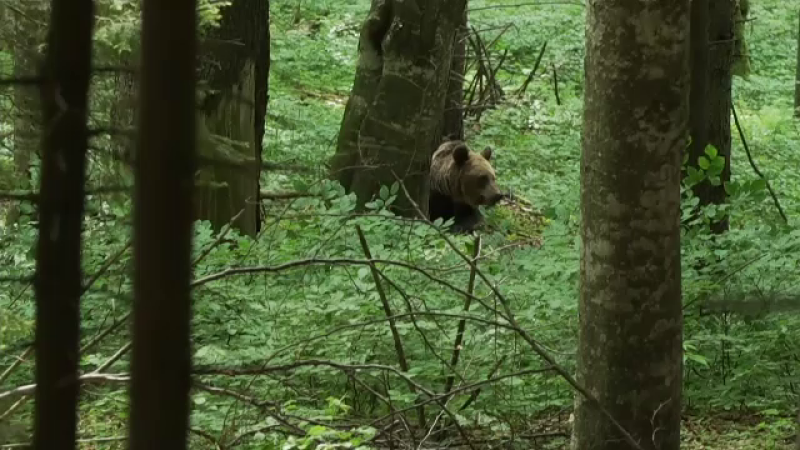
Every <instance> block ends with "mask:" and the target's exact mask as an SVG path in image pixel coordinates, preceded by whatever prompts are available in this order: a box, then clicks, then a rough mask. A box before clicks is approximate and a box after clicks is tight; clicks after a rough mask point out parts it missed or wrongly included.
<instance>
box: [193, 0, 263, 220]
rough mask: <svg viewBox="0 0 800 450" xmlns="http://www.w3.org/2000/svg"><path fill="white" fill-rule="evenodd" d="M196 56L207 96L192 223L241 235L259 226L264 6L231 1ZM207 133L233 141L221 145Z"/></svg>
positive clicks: (260, 2) (253, 1) (250, 1)
mask: <svg viewBox="0 0 800 450" xmlns="http://www.w3.org/2000/svg"><path fill="white" fill-rule="evenodd" d="M203 47H204V48H205V49H206V51H205V52H204V53H203V54H202V55H201V66H200V67H201V74H200V77H201V79H203V80H205V81H206V82H207V86H208V88H209V90H210V91H209V94H208V95H207V96H206V98H205V99H204V101H203V105H202V112H203V114H202V117H201V118H200V119H201V120H200V121H199V122H200V123H198V129H199V130H200V133H201V135H202V136H203V137H204V139H203V140H204V142H200V143H199V146H200V147H199V148H200V158H201V164H202V165H203V169H202V170H201V177H200V182H201V186H199V187H198V195H197V202H198V205H197V206H198V219H201V220H209V221H211V223H212V225H213V227H214V228H215V229H217V230H219V229H220V228H222V227H223V226H224V225H225V224H227V223H228V222H230V220H231V218H232V217H233V216H235V215H236V214H238V213H239V212H240V211H242V210H244V213H243V214H242V215H241V216H239V218H238V219H237V220H236V221H235V222H234V227H235V228H237V229H238V230H239V231H240V232H241V233H242V234H246V235H250V236H255V234H256V233H257V232H258V230H259V228H260V223H261V220H260V211H261V208H260V204H259V180H260V176H261V152H262V146H263V140H264V129H265V119H266V109H267V98H268V82H269V2H268V1H266V0H234V1H233V3H232V4H231V5H230V6H228V7H225V8H223V9H222V19H221V23H220V26H219V28H217V29H216V30H214V31H213V32H212V33H211V36H208V39H207V42H206V44H205V45H204V46H203ZM209 133H211V134H215V135H218V136H222V137H224V138H227V139H229V140H232V141H234V142H235V145H225V144H224V143H223V142H221V141H219V140H214V139H211V138H210V136H209Z"/></svg>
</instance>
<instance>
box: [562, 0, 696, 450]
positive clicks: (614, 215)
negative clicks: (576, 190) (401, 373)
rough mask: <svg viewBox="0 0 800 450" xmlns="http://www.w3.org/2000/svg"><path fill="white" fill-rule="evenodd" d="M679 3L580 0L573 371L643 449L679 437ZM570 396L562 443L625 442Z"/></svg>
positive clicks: (682, 103) (682, 26)
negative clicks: (582, 55)
mask: <svg viewBox="0 0 800 450" xmlns="http://www.w3.org/2000/svg"><path fill="white" fill-rule="evenodd" d="M688 23H689V0H658V1H654V2H650V3H649V4H648V5H647V6H646V7H642V4H641V2H639V1H636V0H603V1H600V0H591V1H590V2H589V3H588V15H587V25H586V60H585V61H586V68H585V70H586V91H585V100H584V101H585V109H584V131H583V133H584V134H583V155H582V160H581V204H582V207H581V237H582V240H583V246H582V250H581V295H580V334H579V341H580V345H579V351H578V371H577V377H578V380H579V382H580V383H582V384H583V385H584V386H586V388H587V389H588V390H589V391H590V392H592V393H594V394H595V395H596V396H597V398H598V400H599V401H600V403H601V404H602V406H603V407H605V408H606V409H607V410H608V411H609V412H610V413H611V414H612V416H614V417H615V418H616V419H617V420H618V421H619V423H621V424H622V426H624V427H625V428H626V429H627V430H628V431H629V432H630V433H631V435H632V436H633V437H634V439H636V440H637V441H638V442H639V443H640V445H641V446H642V447H643V448H645V449H659V450H675V449H678V448H679V445H680V412H681V387H682V357H683V353H682V331H683V318H682V311H681V270H680V221H679V219H680V165H681V155H682V152H683V148H684V146H685V144H686V129H687V125H688V116H689V108H688V106H689V27H688ZM624 442H625V441H623V440H622V439H621V436H620V435H619V433H618V431H617V429H616V428H615V427H614V426H612V424H611V423H610V421H609V420H608V418H607V417H605V416H604V415H603V414H602V413H601V412H600V411H599V410H598V408H595V407H594V406H593V405H592V404H591V403H589V402H587V401H586V399H584V398H583V397H581V396H579V397H578V399H577V401H576V414H575V426H574V431H573V449H575V450H588V449H592V450H603V449H608V450H611V449H613V450H622V449H627V448H630V446H629V445H627V444H625V443H624Z"/></svg>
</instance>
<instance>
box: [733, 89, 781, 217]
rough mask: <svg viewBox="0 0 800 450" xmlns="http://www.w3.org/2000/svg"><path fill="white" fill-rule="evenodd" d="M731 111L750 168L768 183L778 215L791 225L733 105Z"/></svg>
mask: <svg viewBox="0 0 800 450" xmlns="http://www.w3.org/2000/svg"><path fill="white" fill-rule="evenodd" d="M731 111H732V112H733V121H734V123H735V124H736V130H737V131H738V132H739V138H740V139H741V140H742V147H744V152H745V153H746V154H747V160H748V161H750V167H752V168H753V172H755V173H756V175H758V176H759V177H760V178H761V179H762V180H764V183H766V185H767V190H768V191H769V195H770V196H771V197H772V201H773V202H774V203H775V207H776V208H778V213H779V214H780V215H781V218H783V221H784V222H786V223H789V219H788V218H787V217H786V213H785V212H783V207H782V206H781V203H780V202H779V201H778V196H777V195H775V191H773V190H772V186H771V185H770V184H769V180H767V178H766V177H764V174H762V173H761V171H760V170H758V166H756V163H755V161H753V157H752V155H750V147H749V146H748V145H747V140H745V138H744V132H743V131H742V126H741V125H740V124H739V116H738V115H737V114H736V108H735V107H734V106H733V103H731ZM729 164H730V163H729Z"/></svg>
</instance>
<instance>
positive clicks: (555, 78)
mask: <svg viewBox="0 0 800 450" xmlns="http://www.w3.org/2000/svg"><path fill="white" fill-rule="evenodd" d="M553 93H554V94H555V95H556V105H558V106H561V96H560V95H558V71H557V70H556V65H555V64H553Z"/></svg>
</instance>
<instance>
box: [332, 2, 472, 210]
mask: <svg viewBox="0 0 800 450" xmlns="http://www.w3.org/2000/svg"><path fill="white" fill-rule="evenodd" d="M465 5H466V0H455V1H445V0H429V1H427V2H419V1H417V0H412V1H399V0H373V1H372V7H371V9H370V12H369V15H368V16H367V19H366V20H365V22H364V25H363V27H362V29H361V37H360V41H359V60H358V68H357V70H356V76H355V81H354V83H353V89H352V91H351V93H350V98H349V100H348V102H347V106H346V108H345V113H344V118H343V119H342V124H341V127H340V130H339V139H338V142H337V149H336V154H335V155H334V156H333V158H332V159H331V161H330V168H331V173H332V176H333V177H335V178H336V179H337V180H339V182H340V183H341V184H342V185H343V186H344V188H345V189H346V190H347V191H349V192H354V193H355V194H356V197H357V199H358V207H359V208H363V206H364V205H365V203H366V202H367V201H369V200H370V199H371V198H372V196H373V195H374V194H375V193H377V192H378V190H379V189H380V186H381V185H391V184H392V183H394V182H395V181H396V178H395V175H396V176H397V177H398V178H400V179H402V180H403V182H404V183H405V186H406V188H407V189H408V191H409V193H410V194H411V197H412V200H413V201H414V202H415V203H417V205H418V206H419V207H420V208H421V209H422V212H423V213H425V214H427V209H428V190H429V187H428V170H429V168H430V157H431V149H432V148H434V146H435V144H436V143H438V140H439V136H437V134H438V132H439V130H440V123H441V119H442V114H443V112H444V105H445V97H446V93H447V85H448V80H449V78H450V67H451V60H452V52H453V42H454V39H455V36H456V28H457V25H458V24H459V23H460V22H461V20H462V18H463V15H464V8H465ZM394 210H395V212H397V213H399V214H401V215H406V216H413V215H416V212H415V210H414V208H412V207H411V205H410V203H409V202H408V201H407V200H406V198H405V196H404V195H400V196H398V198H397V201H396V203H395V208H394Z"/></svg>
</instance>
